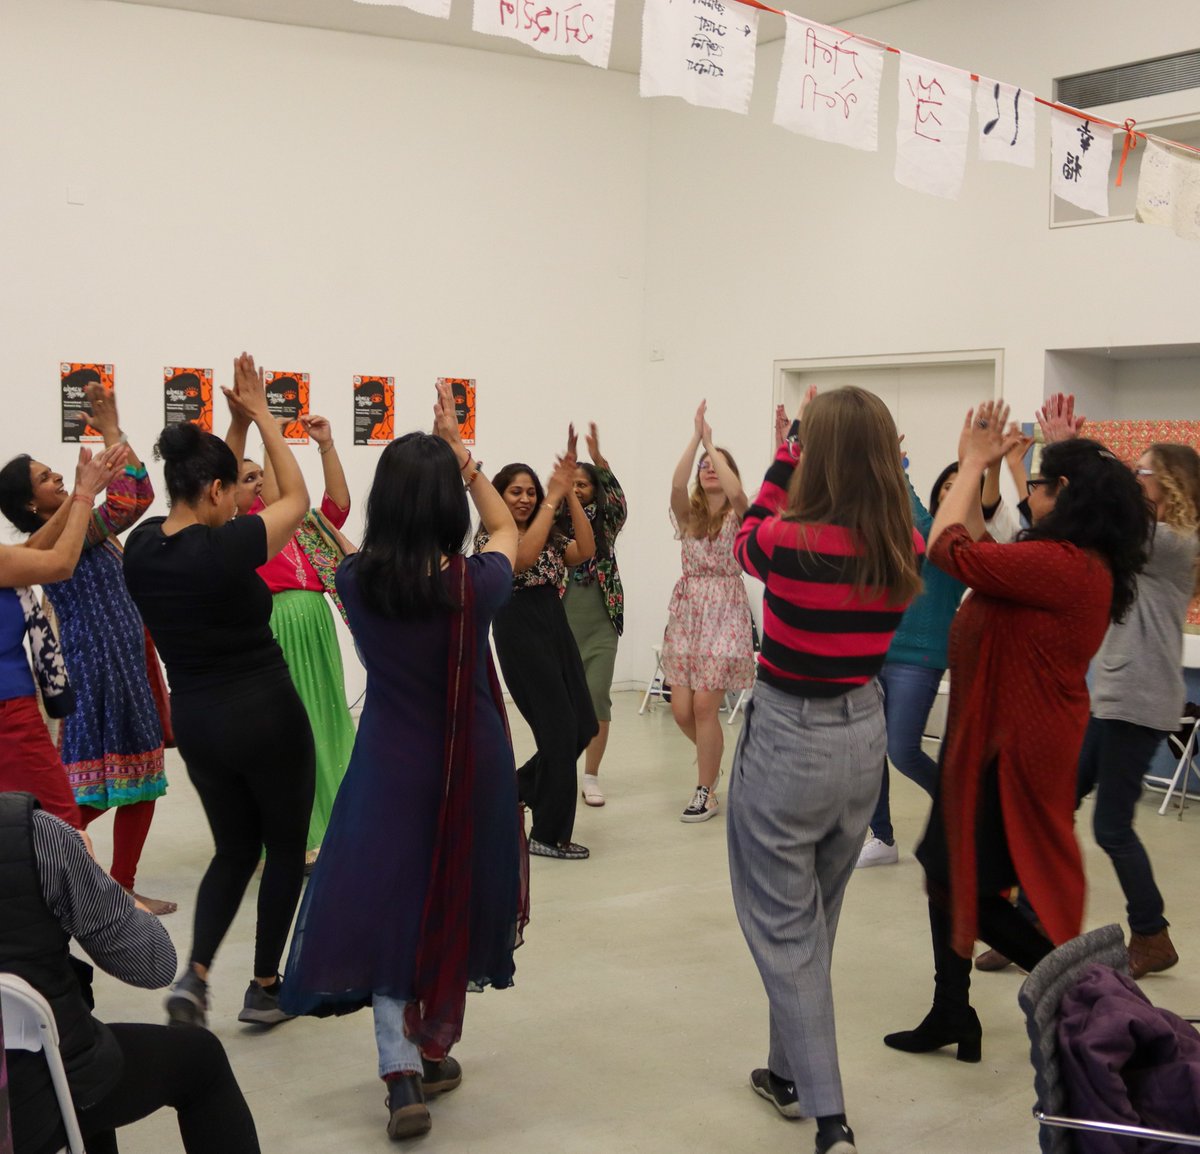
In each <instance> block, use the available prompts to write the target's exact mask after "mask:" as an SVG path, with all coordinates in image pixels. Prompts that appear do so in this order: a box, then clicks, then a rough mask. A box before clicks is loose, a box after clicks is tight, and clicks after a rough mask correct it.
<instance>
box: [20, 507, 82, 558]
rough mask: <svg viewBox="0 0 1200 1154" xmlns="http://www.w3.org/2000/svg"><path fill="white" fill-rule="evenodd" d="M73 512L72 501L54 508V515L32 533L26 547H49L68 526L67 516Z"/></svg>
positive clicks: (25, 544)
mask: <svg viewBox="0 0 1200 1154" xmlns="http://www.w3.org/2000/svg"><path fill="white" fill-rule="evenodd" d="M70 512H71V502H70V501H64V502H63V503H62V504H61V505H59V507H58V508H57V509H55V510H54V516H53V517H51V518H50V520H49V521H47V522H46V523H45V524H44V525H43V526H42V527H41V528H40V529H39V530H38V531H37V532H36V533H33V534H31V535H30V536H29V537H28V538H27V539H26V541H25V543H24V546H25V548H26V549H49V548H51V547H52V546H53V545H54V543H55V541H57V540H58V538H59V535H60V534H61V533H62V531H63V530H64V529H65V528H66V527H67V517H68V516H69V515H70Z"/></svg>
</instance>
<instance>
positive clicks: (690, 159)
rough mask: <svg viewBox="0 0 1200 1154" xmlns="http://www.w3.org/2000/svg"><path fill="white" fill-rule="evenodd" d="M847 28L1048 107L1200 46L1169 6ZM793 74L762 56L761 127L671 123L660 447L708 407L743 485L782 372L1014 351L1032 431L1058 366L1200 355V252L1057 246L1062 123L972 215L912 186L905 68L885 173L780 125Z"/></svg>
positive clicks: (1195, 26)
mask: <svg viewBox="0 0 1200 1154" xmlns="http://www.w3.org/2000/svg"><path fill="white" fill-rule="evenodd" d="M849 26H850V28H852V29H857V30H861V31H862V32H864V33H865V34H867V35H870V36H872V37H875V38H878V39H881V40H885V41H887V42H889V43H891V44H894V45H897V46H898V47H901V48H904V49H906V50H908V51H910V52H914V53H916V54H919V55H923V56H926V57H929V58H932V59H935V60H942V61H945V62H946V63H948V64H953V65H956V66H958V67H962V68H968V69H971V70H973V71H975V72H978V73H982V74H984V75H988V76H994V77H998V78H1000V79H1003V80H1006V81H1010V82H1013V83H1016V84H1020V85H1022V86H1023V87H1025V88H1027V89H1031V90H1032V91H1034V92H1036V93H1038V94H1039V95H1043V96H1047V97H1049V96H1051V95H1052V83H1051V81H1052V78H1053V77H1055V76H1062V75H1069V74H1072V73H1075V72H1080V71H1086V70H1090V69H1093V68H1099V67H1104V66H1108V65H1114V64H1120V63H1125V62H1128V61H1133V60H1139V59H1146V58H1150V57H1155V56H1161V55H1166V54H1169V53H1172V52H1175V51H1178V50H1179V49H1181V48H1182V47H1185V46H1188V45H1191V44H1193V43H1195V42H1197V40H1200V5H1197V4H1196V3H1194V0H1155V2H1154V3H1150V4H1146V5H1143V6H1141V7H1139V8H1138V10H1137V13H1136V17H1135V18H1133V19H1131V18H1130V9H1129V7H1128V5H1127V4H1125V3H1123V2H1121V0H1087V2H1086V3H1085V2H1083V0H1071V2H1066V0H1063V2H1058V3H1054V4H1046V3H1043V2H1041V0H1008V2H1007V3H1004V4H985V3H964V2H963V0H913V2H912V3H909V4H905V5H902V6H900V7H897V8H892V9H889V10H887V11H884V12H880V13H877V14H874V15H871V16H865V17H863V18H861V19H860V20H856V21H853V22H851V24H850V25H849ZM781 54H782V46H781V44H773V45H770V46H767V47H765V48H763V49H761V50H760V51H759V54H758V69H757V75H756V78H755V91H754V99H753V104H752V108H751V114H750V116H749V117H748V118H743V117H738V116H735V115H732V114H729V113H721V112H711V111H705V110H700V109H695V108H691V107H688V106H686V105H684V104H682V103H681V102H679V101H674V100H660V101H655V102H654V104H653V131H652V138H651V151H650V158H651V159H650V188H651V213H650V223H649V241H650V243H649V252H648V258H647V311H646V334H647V338H646V339H647V345H648V346H653V347H655V348H658V349H660V350H662V352H663V354H664V359H663V360H662V361H660V362H659V361H656V362H648V363H647V366H646V381H647V387H646V391H645V394H646V403H645V409H644V422H645V427H646V428H647V429H648V430H653V431H654V432H655V433H657V431H658V430H660V429H661V430H663V431H664V433H665V434H667V435H668V441H669V443H671V444H672V445H673V443H674V442H675V441H678V442H679V444H680V446H682V443H683V440H684V438H685V437H686V435H687V413H688V411H689V406H690V405H691V404H692V403H693V398H696V397H699V396H702V395H706V396H707V397H708V398H709V404H710V410H711V412H712V423H713V427H714V430H715V432H716V435H717V437H718V439H722V440H725V441H727V442H728V443H729V444H730V445H731V447H732V448H733V450H734V452H735V453H738V454H740V456H739V460H740V461H742V462H743V463H744V464H745V463H746V462H752V461H753V460H754V459H755V455H756V453H758V454H759V456H761V449H760V446H761V445H762V444H763V442H764V440H765V438H766V437H767V435H768V434H767V432H766V430H767V429H769V424H770V419H771V414H770V407H771V397H772V363H773V362H774V361H775V360H779V359H786V358H793V357H795V358H798V357H807V358H813V357H825V356H850V355H864V356H865V355H885V354H908V353H917V352H920V353H924V352H931V351H938V350H949V349H985V348H999V349H1002V350H1003V351H1004V364H1005V381H1004V391H1005V394H1006V396H1007V397H1008V399H1009V400H1010V401H1011V402H1012V403H1013V405H1014V416H1015V417H1018V418H1021V419H1025V420H1030V419H1032V416H1033V412H1034V409H1035V408H1036V407H1037V404H1038V403H1039V402H1040V400H1041V399H1042V397H1043V395H1044V394H1043V387H1044V385H1043V377H1044V360H1045V357H1044V353H1045V350H1046V349H1047V348H1096V347H1101V348H1102V347H1105V346H1109V345H1112V346H1119V345H1126V344H1156V343H1172V342H1180V341H1192V340H1194V339H1195V332H1196V310H1195V301H1194V296H1195V293H1194V284H1195V268H1196V261H1197V255H1198V254H1200V249H1198V248H1197V247H1196V246H1195V245H1193V244H1189V243H1187V242H1184V241H1180V240H1178V239H1177V238H1175V237H1174V236H1173V235H1171V234H1170V233H1169V232H1167V231H1165V230H1161V229H1155V228H1149V227H1145V226H1141V225H1137V224H1135V223H1132V222H1129V223H1115V224H1108V225H1097V226H1095V227H1079V228H1064V229H1057V230H1054V231H1051V230H1050V229H1049V228H1048V218H1049V191H1048V189H1049V158H1048V152H1049V148H1048V140H1049V115H1048V113H1047V112H1046V111H1045V110H1044V109H1042V110H1040V111H1039V114H1038V124H1037V130H1038V137H1039V140H1038V157H1039V160H1038V164H1037V167H1036V168H1035V169H1033V170H1025V169H1020V168H1015V167H1012V166H1008V165H1000V164H983V163H979V162H977V161H976V160H975V159H974V157H973V155H972V156H971V157H969V159H968V164H967V172H966V181H965V186H964V188H963V192H962V196H961V198H960V199H959V200H958V201H944V200H940V199H938V198H935V197H930V196H926V195H923V194H921V193H918V192H914V191H912V190H909V189H905V188H902V187H900V186H899V185H897V184H896V183H895V181H894V179H893V166H894V160H895V143H894V141H895V122H896V96H895V87H896V58H895V57H894V56H891V55H889V56H888V59H887V63H886V65H885V70H884V81H883V83H884V91H883V99H882V105H881V113H880V133H879V135H880V150H879V152H878V153H875V154H868V153H859V152H854V151H852V150H849V149H845V148H840V147H838V146H836V145H829V144H822V143H819V142H816V141H813V140H809V139H807V138H804V137H800V136H796V135H793V134H791V133H788V132H786V131H785V130H783V129H780V128H776V127H775V126H774V125H773V124H772V123H771V115H772V112H773V110H774V100H775V88H776V81H777V78H778V75H779V61H780V57H781ZM1196 97H1197V94H1196V93H1195V92H1193V93H1192V94H1191V96H1190V97H1189V96H1180V97H1178V98H1177V99H1178V101H1179V110H1180V111H1181V112H1182V111H1184V110H1186V105H1187V104H1188V102H1189V101H1190V102H1191V103H1192V110H1193V111H1195V102H1196ZM975 399H976V398H973V397H963V398H961V400H960V404H961V405H962V409H963V410H965V409H966V407H967V406H968V405H969V404H970V403H971V402H972V401H973V400H975ZM1193 412H1195V408H1193ZM946 448H947V450H948V451H952V447H951V446H947V447H946ZM671 455H672V454H665V455H664V456H663V458H661V459H660V461H659V462H658V463H656V464H655V465H654V467H653V468H651V469H649V470H646V471H645V473H644V480H645V482H646V484H647V487H648V488H647V491H648V492H649V493H651V494H653V493H657V492H662V493H664V494H665V491H666V485H667V480H668V475H669V469H670V464H669V460H668V459H667V458H669V457H670V456H671ZM745 471H752V470H745ZM647 545H648V542H647ZM670 576H671V575H670V574H669V573H668V572H666V566H665V565H664V566H663V571H662V573H661V575H660V576H659V577H658V578H657V580H656V582H655V584H654V587H653V588H652V589H647V591H646V592H647V595H648V596H649V597H650V598H651V600H652V602H654V603H660V604H665V598H666V596H667V593H668V591H669V582H670Z"/></svg>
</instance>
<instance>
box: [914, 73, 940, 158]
mask: <svg viewBox="0 0 1200 1154" xmlns="http://www.w3.org/2000/svg"><path fill="white" fill-rule="evenodd" d="M935 88H936V89H937V90H938V95H939V96H945V95H946V90H945V89H944V88H943V87H942V84H941V81H939V80H936V79H935V80H930V81H928V82H927V81H926V80H925V77H923V76H918V77H917V88H913V84H912V81H911V80H910V81H909V82H908V90H909V92H911V93H912V94H913V96H915V97H916V98H917V103H916V107H915V109H914V111H913V133H914V135H916V136H923V137H924V138H925V139H926V140H932V141H933V142H934V143H935V144H941V143H942V138H941V137H940V136H932V135H931V133H932V131H933V129H932V128H931V129H930V131H929V132H923V131H922V129H924V128H925V126H926V125H930V124H936V125H937V126H938V128H941V126H942V122H941V120H940V119H939V117H938V114H937V111H936V110H937V109H939V108H941V107H942V105H943V104H944V103H945V101H944V100H935V99H934V98H933V90H934V89H935ZM917 89H920V92H921V93H925V95H923V96H922V95H921V94H920V93H918V91H917Z"/></svg>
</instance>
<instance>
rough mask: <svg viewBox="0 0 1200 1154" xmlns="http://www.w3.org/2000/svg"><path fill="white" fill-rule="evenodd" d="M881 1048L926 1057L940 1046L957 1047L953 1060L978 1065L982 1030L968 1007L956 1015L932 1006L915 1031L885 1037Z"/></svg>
mask: <svg viewBox="0 0 1200 1154" xmlns="http://www.w3.org/2000/svg"><path fill="white" fill-rule="evenodd" d="M883 1044H884V1045H885V1046H891V1048H892V1049H893V1050H903V1051H904V1052H905V1053H906V1054H927V1053H929V1052H930V1051H931V1050H940V1049H941V1048H942V1047H943V1046H953V1045H957V1046H958V1051H957V1054H956V1057H957V1058H958V1060H959V1061H960V1062H978V1061H979V1060H980V1058H981V1057H982V1049H983V1027H982V1026H981V1025H980V1024H979V1017H978V1015H977V1014H976V1013H975V1011H974V1010H973V1009H972V1008H971V1007H970V1006H968V1007H967V1008H966V1010H965V1011H960V1012H957V1013H955V1012H951V1011H950V1010H944V1009H942V1008H941V1007H939V1006H937V1005H935V1006H934V1007H933V1009H932V1010H930V1011H929V1013H928V1014H926V1015H925V1018H924V1021H922V1022H921V1024H920V1025H919V1026H918V1027H917V1028H916V1029H915V1030H900V1031H899V1032H898V1033H895V1034H888V1035H886V1036H885V1037H884V1039H883Z"/></svg>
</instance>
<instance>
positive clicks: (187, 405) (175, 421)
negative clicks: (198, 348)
mask: <svg viewBox="0 0 1200 1154" xmlns="http://www.w3.org/2000/svg"><path fill="white" fill-rule="evenodd" d="M163 421H164V423H165V424H168V425H179V424H182V423H183V422H184V421H191V423H192V424H193V425H199V426H200V428H202V429H203V430H204V431H205V432H206V433H211V432H212V431H213V371H212V369H182V368H173V367H171V366H170V365H168V366H167V367H166V368H165V369H163Z"/></svg>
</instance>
